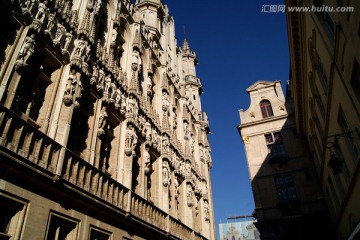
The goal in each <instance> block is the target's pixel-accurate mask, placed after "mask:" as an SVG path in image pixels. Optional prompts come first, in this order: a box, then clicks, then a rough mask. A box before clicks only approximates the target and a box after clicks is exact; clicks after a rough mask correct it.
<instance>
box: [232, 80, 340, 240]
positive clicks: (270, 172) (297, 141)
mask: <svg viewBox="0 0 360 240" xmlns="http://www.w3.org/2000/svg"><path fill="white" fill-rule="evenodd" d="M246 91H247V93H248V94H249V95H250V106H249V108H248V109H247V110H242V109H241V110H240V111H239V113H240V121H241V123H240V124H239V125H238V131H239V134H240V135H241V138H242V140H243V143H244V147H245V153H246V159H247V163H248V168H249V174H250V181H251V187H252V191H253V196H254V201H255V211H254V217H255V218H256V220H257V221H256V222H255V223H254V224H255V226H256V228H257V229H258V231H259V232H260V238H261V239H262V240H268V239H269V240H275V239H276V240H279V239H284V240H285V239H292V240H293V239H333V236H334V235H333V233H332V225H331V221H330V218H329V213H328V209H327V205H326V202H325V198H324V195H323V194H322V192H321V187H320V182H319V181H318V178H317V174H316V171H315V167H314V163H313V158H312V155H311V151H310V150H309V148H308V145H307V143H306V140H305V139H304V138H302V137H300V136H299V134H298V132H297V130H296V124H295V118H294V111H293V102H292V101H291V99H290V100H287V99H286V98H285V96H284V94H283V90H282V87H281V83H280V81H274V82H270V81H257V82H256V83H254V84H253V85H252V86H250V87H249V88H248V89H246Z"/></svg>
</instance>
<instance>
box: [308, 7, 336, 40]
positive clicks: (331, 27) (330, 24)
mask: <svg viewBox="0 0 360 240" xmlns="http://www.w3.org/2000/svg"><path fill="white" fill-rule="evenodd" d="M313 6H314V7H315V8H316V11H315V12H316V15H317V16H318V18H319V19H320V20H321V22H322V24H323V26H324V29H325V32H326V34H327V35H328V38H329V39H330V41H331V43H333V42H334V41H333V40H334V31H335V22H334V20H333V19H332V17H331V15H330V12H329V11H325V10H324V6H331V5H329V3H328V2H327V1H326V0H313Z"/></svg>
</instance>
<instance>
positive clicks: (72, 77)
mask: <svg viewBox="0 0 360 240" xmlns="http://www.w3.org/2000/svg"><path fill="white" fill-rule="evenodd" d="M76 84H77V79H76V71H75V70H74V69H73V70H71V72H70V74H69V77H68V79H67V81H66V86H65V93H64V99H63V101H64V103H65V105H67V106H68V105H70V104H71V103H72V101H73V94H74V93H75V86H76Z"/></svg>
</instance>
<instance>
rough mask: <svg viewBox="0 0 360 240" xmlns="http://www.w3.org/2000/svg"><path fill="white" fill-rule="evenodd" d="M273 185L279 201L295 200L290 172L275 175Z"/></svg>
mask: <svg viewBox="0 0 360 240" xmlns="http://www.w3.org/2000/svg"><path fill="white" fill-rule="evenodd" d="M275 186H276V191H277V194H278V198H279V202H280V203H284V202H291V201H296V200H297V196H296V192H295V186H294V183H293V179H292V177H291V175H290V174H287V175H282V176H277V177H275Z"/></svg>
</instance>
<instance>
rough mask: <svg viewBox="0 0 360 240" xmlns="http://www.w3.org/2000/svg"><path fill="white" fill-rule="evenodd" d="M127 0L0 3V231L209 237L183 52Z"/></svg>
mask: <svg viewBox="0 0 360 240" xmlns="http://www.w3.org/2000/svg"><path fill="white" fill-rule="evenodd" d="M133 2H134V1H130V0H115V1H102V0H86V1H81V0H49V1H46V0H45V1H42V0H29V1H27V0H26V1H25V0H14V1H13V0H11V1H10V0H4V1H1V2H0V30H1V33H2V34H1V36H0V64H1V65H0V81H1V86H0V156H1V161H0V239H67V240H75V239H91V240H93V239H98V240H99V239H101V240H110V239H112V240H120V239H121V240H123V239H126V240H130V239H134V240H135V239H159V240H161V239H184V240H189V239H196V240H205V239H213V240H214V239H215V224H214V212H213V201H212V188H211V182H210V168H211V166H212V160H211V155H210V154H211V148H210V145H209V142H208V138H207V134H208V133H209V131H210V130H209V123H208V119H207V115H206V113H204V112H202V110H201V104H200V95H201V93H202V82H201V80H200V78H198V77H197V76H196V71H195V66H196V64H197V55H196V53H195V52H194V51H192V50H191V49H190V47H189V44H188V42H187V40H186V39H185V40H184V42H183V45H182V46H178V45H177V41H176V38H175V25H174V19H173V17H172V16H171V15H170V14H169V9H168V7H167V6H166V5H164V4H163V3H162V1H161V0H149V1H145V0H137V1H136V2H135V3H133Z"/></svg>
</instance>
